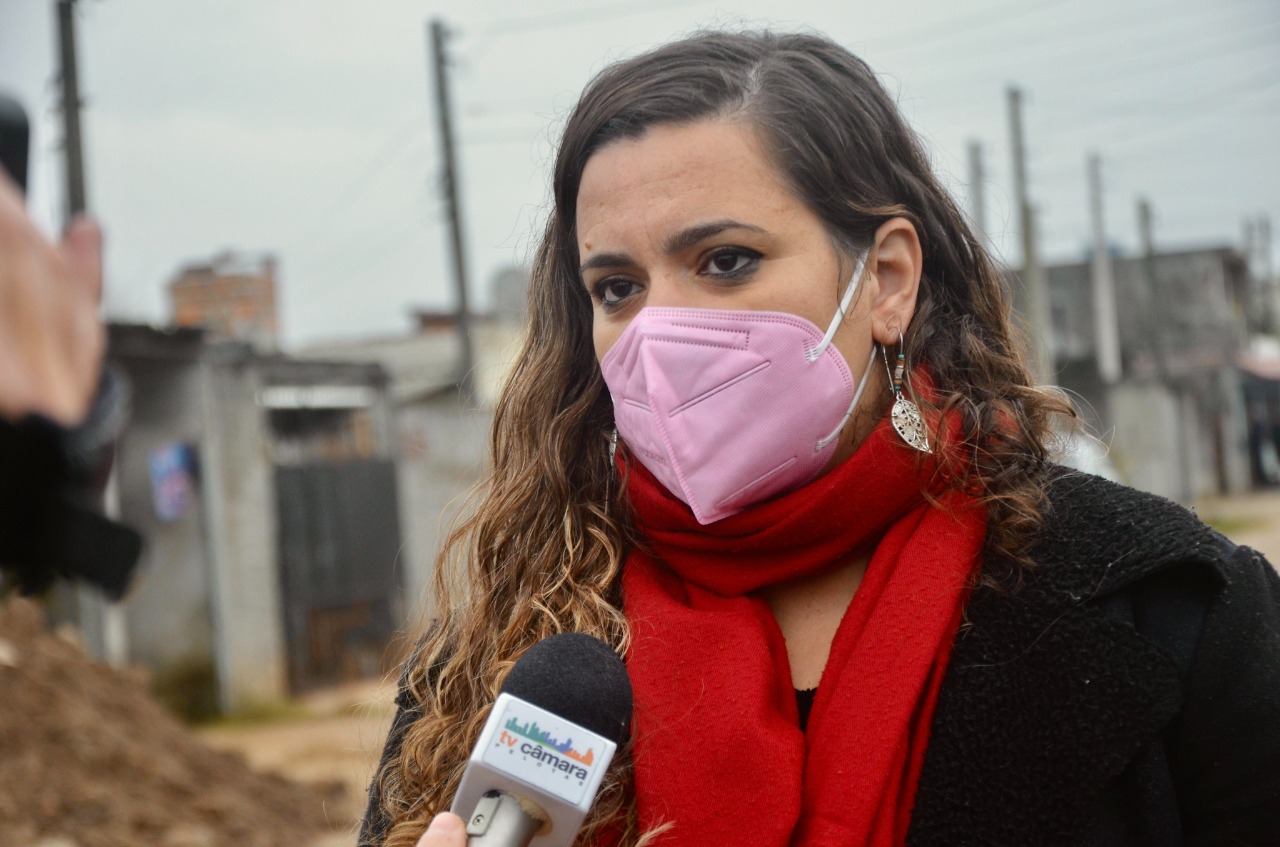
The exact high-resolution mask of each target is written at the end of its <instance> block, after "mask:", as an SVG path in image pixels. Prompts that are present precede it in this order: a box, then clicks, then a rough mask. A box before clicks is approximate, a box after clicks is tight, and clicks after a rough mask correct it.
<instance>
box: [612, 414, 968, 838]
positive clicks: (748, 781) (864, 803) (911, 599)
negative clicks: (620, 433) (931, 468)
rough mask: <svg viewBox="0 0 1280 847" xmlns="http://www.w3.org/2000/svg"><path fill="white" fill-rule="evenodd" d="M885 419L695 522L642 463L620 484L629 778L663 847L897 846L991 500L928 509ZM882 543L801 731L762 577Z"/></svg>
mask: <svg viewBox="0 0 1280 847" xmlns="http://www.w3.org/2000/svg"><path fill="white" fill-rule="evenodd" d="M920 479H921V477H920V471H919V468H918V465H917V463H916V457H915V454H914V453H913V451H912V450H911V449H910V448H909V447H907V446H905V445H904V444H903V443H902V441H901V439H899V438H898V436H897V435H896V434H895V433H894V431H893V430H892V429H891V428H890V427H889V426H888V423H887V421H886V422H883V423H882V424H881V425H880V426H879V427H877V428H876V430H875V431H874V432H873V433H872V434H871V435H870V436H869V437H868V438H867V439H866V441H865V442H864V443H863V444H862V445H860V446H859V448H858V450H857V451H856V452H855V453H854V455H853V456H851V457H850V458H849V459H848V460H847V461H845V462H844V463H842V464H841V465H840V466H839V467H837V468H835V469H833V470H832V471H831V472H829V473H827V474H825V475H824V476H821V477H819V478H818V479H816V480H814V481H813V482H811V483H809V484H808V485H805V486H803V487H801V488H800V489H798V490H796V491H793V492H791V493H789V494H785V495H783V496H781V497H779V498H776V499H774V500H771V501H769V502H767V503H763V504H760V505H759V506H756V507H753V508H751V509H749V510H747V511H746V512H743V513H740V514H738V515H734V516H732V517H729V518H726V519H724V520H722V521H718V522H716V523H714V524H711V525H708V526H701V525H699V524H698V523H697V521H696V520H695V519H694V517H693V514H692V512H691V511H690V510H689V509H688V507H687V506H685V505H684V504H683V503H682V502H680V501H679V500H677V499H676V498H675V497H673V496H672V495H671V494H669V493H668V492H667V491H666V490H665V489H664V488H663V487H662V485H661V484H660V483H658V482H657V481H656V480H655V479H654V478H653V477H652V475H650V474H649V473H648V472H647V471H646V470H644V468H643V467H641V466H640V465H639V464H638V463H635V462H631V463H630V482H629V491H630V495H631V501H632V504H633V506H634V509H635V513H636V519H637V524H638V527H639V529H640V530H641V532H642V534H643V536H644V538H645V539H647V541H648V547H649V550H650V552H651V553H652V554H653V555H652V556H651V555H649V554H648V553H646V552H643V551H641V550H635V551H633V552H632V553H631V554H630V556H629V557H628V559H627V562H626V567H625V570H624V574H623V581H622V588H623V606H624V608H625V610H626V614H627V617H628V619H629V620H630V622H631V626H632V646H631V649H630V652H629V653H628V656H627V667H628V671H629V673H630V676H631V682H632V686H633V688H634V692H635V702H636V710H635V780H636V792H637V798H638V803H639V812H640V819H641V823H642V824H643V826H644V827H645V828H646V829H649V828H652V827H654V826H657V825H660V824H663V823H671V824H673V827H672V828H671V830H670V831H669V833H668V834H667V835H666V836H664V837H663V838H661V839H659V841H658V842H657V843H658V844H661V845H664V847H675V846H676V845H680V846H681V847H683V846H684V845H687V846H688V847H716V845H735V847H756V846H757V845H758V847H785V845H823V847H831V845H874V847H891V845H899V844H902V843H903V840H904V838H905V836H906V830H907V823H908V821H909V818H910V813H911V806H912V801H913V798H914V794H915V787H916V782H917V780H918V778H919V775H920V766H921V764H922V762H923V758H924V750H925V746H926V743H927V741H928V736H929V725H930V723H931V721H932V717H933V709H934V705H935V703H936V702H937V695H938V688H939V685H940V683H941V681H942V675H943V672H944V671H945V670H946V665H947V658H948V657H949V655H950V652H951V645H952V642H953V640H954V638H955V632H956V627H957V626H958V624H959V621H960V614H961V610H962V609H963V606H964V601H965V599H966V597H967V590H968V584H969V581H970V576H971V575H972V574H973V572H974V569H975V567H976V566H977V562H978V557H979V553H980V550H981V547H982V543H983V539H984V536H985V531H986V514H985V510H983V509H981V508H975V507H974V505H973V501H972V499H971V498H968V497H966V496H964V495H962V494H960V493H959V492H954V491H953V492H949V493H946V494H943V495H941V497H940V500H941V504H942V508H941V509H939V508H936V507H933V506H930V505H929V504H928V503H927V502H926V501H925V500H924V498H923V496H922V494H921V491H920ZM871 545H874V553H873V554H872V556H871V560H870V563H869V565H868V566H867V571H866V574H865V576H864V577H863V580H862V583H861V585H860V587H859V588H858V591H857V594H856V595H855V597H854V600H853V602H852V603H851V604H850V605H849V608H848V611H846V612H845V615H844V619H843V620H842V621H841V623H840V626H839V629H838V630H837V632H836V636H835V641H834V642H833V643H832V645H831V652H830V655H829V657H828V660H827V664H826V667H825V669H824V671H823V675H822V681H821V683H820V684H819V686H818V692H817V695H816V697H815V700H814V704H813V711H812V713H811V715H810V718H809V724H808V731H807V733H801V731H800V729H799V725H798V714H797V707H796V698H795V691H794V689H793V688H792V684H791V670H790V667H789V665H788V660H787V651H786V645H785V643H784V641H783V638H782V633H781V631H780V630H779V629H778V625H777V623H776V622H775V620H774V618H773V615H772V613H771V612H770V610H769V608H768V606H767V605H766V604H765V602H764V601H763V600H761V599H760V598H758V597H756V596H752V595H751V594H750V592H753V591H755V590H757V589H759V588H761V587H763V586H766V585H770V584H772V583H775V582H779V581H783V580H787V579H791V578H794V577H798V576H801V575H804V574H809V573H815V572H817V571H820V570H822V569H823V568H827V567H830V566H832V565H835V564H837V563H840V562H844V561H847V560H848V559H849V558H850V556H851V555H852V554H856V553H857V552H860V551H863V550H865V549H867V548H868V547H869V546H871Z"/></svg>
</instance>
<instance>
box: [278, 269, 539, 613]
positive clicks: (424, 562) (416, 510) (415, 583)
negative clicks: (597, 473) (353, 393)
mask: <svg viewBox="0 0 1280 847" xmlns="http://www.w3.org/2000/svg"><path fill="white" fill-rule="evenodd" d="M528 281H529V277H528V273H527V272H525V271H522V270H520V269H517V268H510V269H507V270H505V271H502V272H500V273H499V274H497V275H496V276H495V277H494V279H493V282H492V284H491V289H490V299H489V302H490V303H491V304H492V305H493V310H492V311H491V312H488V313H485V314H479V315H473V316H472V320H471V322H470V323H471V335H472V338H471V341H472V350H473V352H472V362H473V371H472V374H471V385H472V387H473V389H474V396H472V397H470V398H464V397H463V396H462V394H461V392H460V390H459V384H460V382H461V377H462V374H461V373H460V370H459V363H460V362H461V361H462V352H461V343H460V338H459V334H458V321H457V317H456V315H455V314H453V313H452V312H448V311H433V310H418V311H416V312H415V313H414V315H413V318H414V327H413V329H412V330H410V331H409V332H407V333H404V334H400V335H392V336H383V337H376V338H365V339H351V340H343V341H335V342H331V343H323V344H314V345H310V346H308V347H306V348H304V349H302V350H298V351H296V352H295V354H294V355H296V356H297V357H298V358H301V359H318V360H324V361H337V362H366V363H377V364H378V365H380V366H381V367H382V368H383V369H384V370H385V372H386V373H387V377H388V390H389V394H390V397H391V402H392V404H393V409H394V411H393V417H394V422H395V423H394V437H395V438H396V441H397V455H398V460H399V465H398V474H397V477H396V478H397V482H398V485H399V488H398V495H399V502H400V508H401V519H400V524H401V526H402V527H403V531H404V546H403V549H402V551H401V555H400V561H401V563H402V571H403V575H404V586H405V595H406V601H407V605H408V608H409V609H410V610H411V615H412V614H421V613H422V612H424V611H426V610H429V609H430V605H431V580H432V577H433V575H434V573H435V560H436V555H437V553H438V551H439V548H440V545H441V543H442V542H443V540H444V538H445V536H446V535H447V533H448V531H449V527H450V525H451V523H452V521H453V519H454V518H455V517H456V516H457V515H458V514H459V512H460V511H461V510H463V509H465V507H466V498H465V496H464V495H465V494H466V493H467V492H468V490H470V489H471V488H472V487H473V486H474V485H475V483H476V482H477V481H478V480H479V479H480V478H481V476H482V475H483V472H484V468H485V463H486V461H487V460H488V446H489V429H490V425H491V423H492V420H493V407H494V404H495V403H496V402H497V398H498V395H499V393H500V391H501V389H502V385H503V383H504V382H505V381H506V378H507V374H508V373H509V371H510V368H511V365H512V363H513V362H514V361H515V358H516V355H517V353H518V352H519V348H520V343H521V341H522V340H523V337H524V315H525V296H526V295H525V292H526V289H527V287H528Z"/></svg>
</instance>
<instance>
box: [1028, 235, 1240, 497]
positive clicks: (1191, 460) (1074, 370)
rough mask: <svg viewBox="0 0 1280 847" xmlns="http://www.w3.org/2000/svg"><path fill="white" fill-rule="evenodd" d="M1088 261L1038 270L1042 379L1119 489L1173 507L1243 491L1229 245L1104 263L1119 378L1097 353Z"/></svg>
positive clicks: (1235, 303) (1236, 275) (1236, 279)
mask: <svg viewBox="0 0 1280 847" xmlns="http://www.w3.org/2000/svg"><path fill="white" fill-rule="evenodd" d="M1092 273H1093V271H1092V266H1091V263H1090V262H1089V261H1087V260H1086V261H1082V262H1079V263H1070V264H1059V265H1053V266H1051V267H1048V268H1047V269H1046V276H1047V278H1048V284H1049V297H1050V310H1051V317H1052V324H1053V331H1052V350H1053V355H1054V372H1055V374H1056V381H1057V383H1058V385H1059V386H1061V387H1062V388H1064V389H1067V390H1068V391H1069V392H1070V393H1071V394H1072V395H1073V399H1074V400H1075V401H1076V403H1077V406H1078V407H1079V408H1080V411H1081V412H1082V414H1083V415H1084V417H1085V421H1086V423H1087V424H1088V425H1089V427H1090V429H1092V430H1093V431H1094V432H1095V433H1097V434H1098V435H1099V436H1100V437H1102V439H1103V441H1104V442H1107V443H1109V444H1110V445H1111V459H1112V461H1113V462H1114V464H1115V465H1116V467H1117V469H1118V470H1119V472H1120V476H1121V477H1122V479H1124V481H1126V482H1128V483H1129V484H1130V485H1134V486H1135V487H1138V488H1142V489H1145V490H1148V491H1153V492H1155V493H1158V494H1162V495H1164V496H1166V497H1170V498H1172V499H1176V500H1180V501H1182V502H1191V501H1193V500H1195V499H1197V498H1199V497H1202V496H1205V495H1209V494H1216V493H1227V492H1232V491H1240V490H1244V489H1246V488H1248V487H1249V485H1250V484H1251V479H1250V472H1249V465H1250V459H1249V439H1248V423H1247V417H1246V410H1245V403H1244V395H1243V389H1242V379H1241V372H1240V369H1239V367H1238V362H1237V359H1238V355H1239V353H1240V351H1241V350H1242V349H1243V347H1244V345H1245V344H1246V341H1247V338H1248V330H1249V315H1250V310H1251V308H1253V307H1254V303H1253V300H1254V297H1255V291H1256V287H1255V285H1254V283H1253V281H1252V280H1251V279H1250V275H1249V272H1248V268H1247V266H1246V263H1245V261H1244V259H1243V257H1242V256H1241V254H1240V253H1239V252H1237V251H1236V250H1235V249H1233V248H1230V247H1214V248H1208V249H1201V250H1182V251H1166V252H1160V253H1156V254H1155V255H1153V256H1151V257H1149V258H1148V257H1132V258H1115V259H1114V260H1113V262H1112V275H1113V279H1114V291H1115V300H1116V306H1115V315H1116V320H1117V326H1116V327H1115V331H1116V334H1117V336H1118V340H1119V375H1118V378H1110V379H1109V378H1108V377H1107V376H1106V375H1104V372H1103V368H1102V367H1101V366H1100V363H1099V357H1098V353H1097V351H1098V338H1099V333H1100V332H1103V331H1106V330H1105V328H1102V327H1100V326H1099V310H1098V309H1097V308H1096V307H1095V304H1094V302H1093V299H1094V286H1093V282H1092Z"/></svg>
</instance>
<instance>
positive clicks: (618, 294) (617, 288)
mask: <svg viewBox="0 0 1280 847" xmlns="http://www.w3.org/2000/svg"><path fill="white" fill-rule="evenodd" d="M636 287H637V286H636V284H635V283H634V282H632V281H631V280H628V279H605V280H601V281H600V282H598V283H596V285H595V288H594V289H593V291H594V293H595V295H596V299H597V300H599V301H600V305H601V306H604V307H605V308H609V307H611V306H617V305H618V304H619V303H621V302H622V301H623V300H626V299H627V298H628V297H630V296H631V295H632V294H633V293H635V289H636Z"/></svg>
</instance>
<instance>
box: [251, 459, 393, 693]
mask: <svg viewBox="0 0 1280 847" xmlns="http://www.w3.org/2000/svg"><path fill="white" fill-rule="evenodd" d="M276 500H277V516H278V526H279V533H280V559H279V561H280V582H281V589H282V590H281V597H282V602H283V606H284V609H283V612H284V621H285V638H286V641H287V649H288V657H289V684H290V686H291V687H292V688H293V690H294V691H302V690H305V689H308V688H314V687H316V686H318V685H323V684H328V683H333V682H337V681H340V680H345V679H353V678H357V677H362V676H371V675H375V674H377V673H379V672H380V671H381V670H382V667H381V665H382V661H383V655H384V653H385V651H386V647H387V644H388V643H389V641H390V639H391V637H392V636H393V635H394V633H395V632H396V628H397V626H398V624H399V621H398V620H397V614H396V612H397V609H398V608H399V602H398V597H399V591H400V580H399V576H398V573H397V570H396V557H397V554H398V552H399V549H400V521H399V517H398V511H397V505H396V483H395V467H394V466H393V464H392V463H391V462H390V461H388V460H385V459H360V460H350V461H343V462H332V463H309V464H305V465H293V466H277V467H276Z"/></svg>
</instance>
